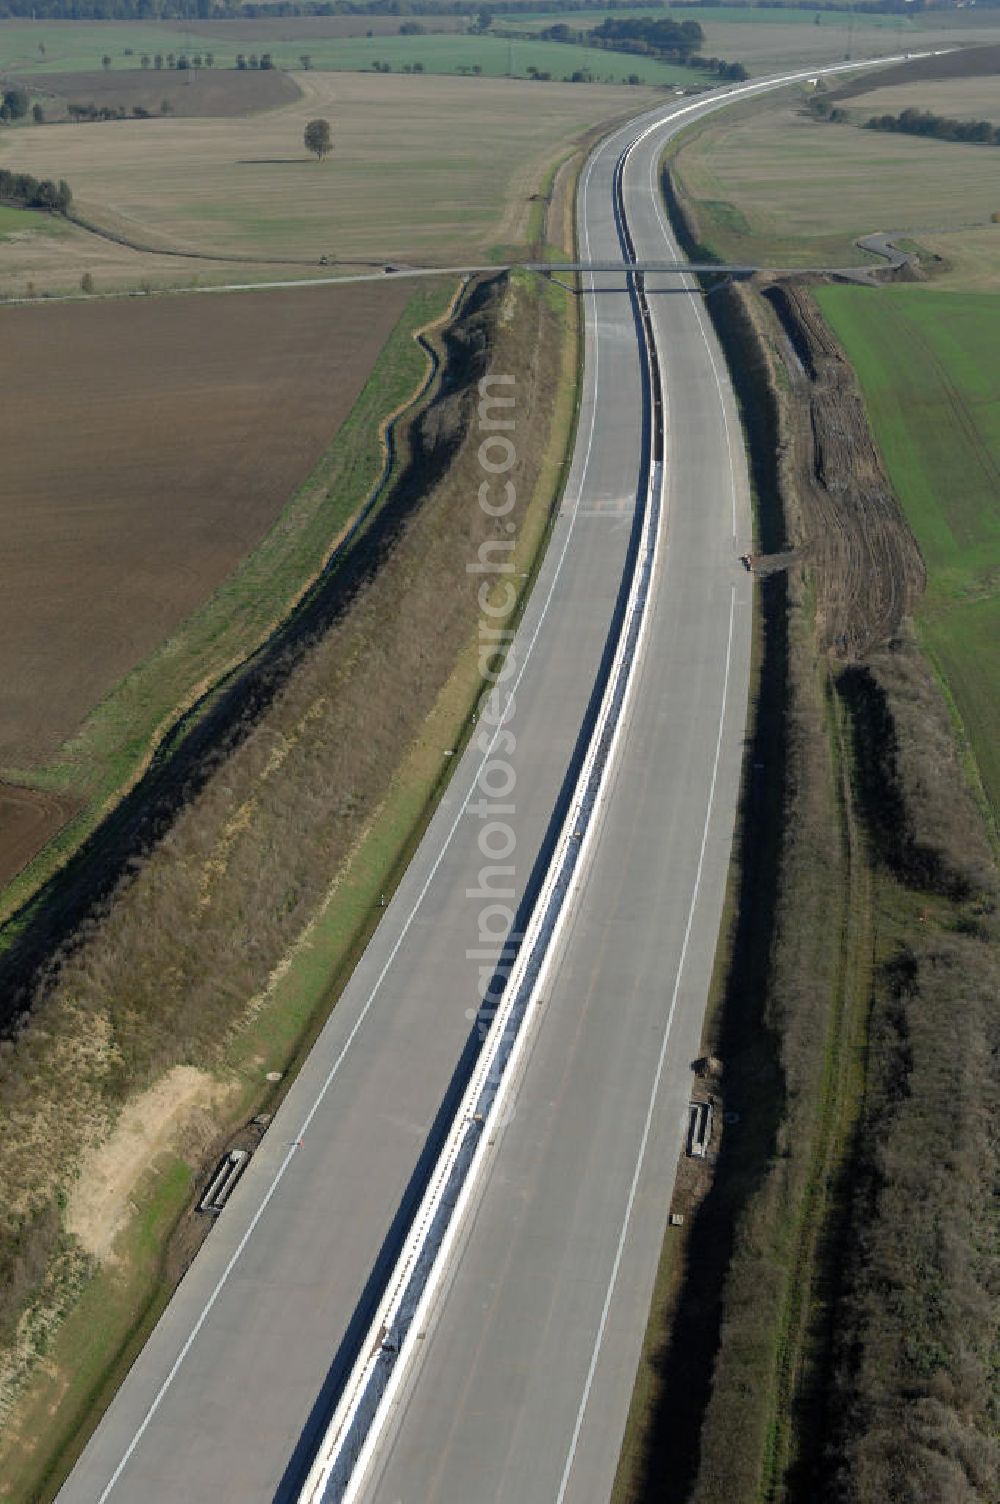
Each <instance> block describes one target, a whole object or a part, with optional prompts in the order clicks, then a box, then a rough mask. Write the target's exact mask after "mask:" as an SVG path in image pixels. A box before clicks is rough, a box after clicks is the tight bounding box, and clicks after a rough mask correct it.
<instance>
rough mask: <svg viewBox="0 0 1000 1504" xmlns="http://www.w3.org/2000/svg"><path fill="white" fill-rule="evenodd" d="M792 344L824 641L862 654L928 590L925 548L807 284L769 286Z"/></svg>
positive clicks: (799, 445) (793, 458)
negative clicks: (804, 405)
mask: <svg viewBox="0 0 1000 1504" xmlns="http://www.w3.org/2000/svg"><path fill="white" fill-rule="evenodd" d="M767 295H768V297H769V299H770V301H771V303H772V305H773V306H774V308H775V310H776V312H777V313H778V316H779V318H780V319H781V322H782V325H783V328H784V330H785V333H786V336H787V338H788V341H789V345H790V351H789V354H790V355H791V357H792V358H790V359H788V360H787V362H786V364H787V367H788V370H789V372H790V375H791V379H792V382H793V385H794V386H796V387H797V388H798V389H799V392H800V394H804V395H805V396H806V398H807V401H808V415H809V427H808V429H806V427H805V424H804V423H799V424H798V425H797V426H796V427H795V429H794V430H793V435H794V436H793V439H792V445H791V452H790V454H789V456H788V459H789V461H790V463H791V466H792V470H793V474H794V477H795V482H796V487H797V488H798V489H802V490H804V491H806V492H807V493H808V505H806V506H804V507H803V509H802V519H803V527H804V531H805V535H806V547H807V554H808V559H809V563H810V565H811V566H812V570H813V575H814V579H815V584H816V591H817V624H818V628H819V632H820V641H821V645H822V646H823V647H824V648H826V649H829V650H832V651H833V652H835V653H836V654H838V655H839V656H841V657H843V658H849V659H855V658H861V657H863V656H864V655H865V654H866V653H867V652H868V651H869V650H870V649H871V648H872V647H875V646H879V645H881V644H882V643H885V642H887V641H888V640H889V639H890V638H891V637H892V636H893V635H894V634H895V633H896V632H898V630H899V628H900V626H901V624H902V621H903V618H904V617H905V616H906V615H907V614H908V612H909V611H910V609H911V607H912V605H913V603H914V601H915V600H916V598H917V596H918V595H919V594H920V592H921V591H922V590H923V588H924V584H925V572H924V564H923V560H922V558H921V556H920V550H919V549H918V548H917V545H916V542H915V540H914V538H913V534H912V533H911V532H910V530H909V528H908V527H907V525H906V522H905V520H904V518H903V514H902V512H901V510H900V507H899V503H898V502H897V501H896V498H895V496H894V495H893V493H892V491H891V489H890V486H889V483H888V480H887V479H886V476H885V472H884V470H883V468H882V462H881V460H880V458H879V455H878V453H877V451H876V449H875V446H874V444H873V442H872V438H871V434H870V432H869V428H868V420H867V416H866V414H865V408H864V402H863V401H862V398H861V394H860V392H859V390H858V387H857V383H856V381H855V378H854V374H853V372H852V371H851V368H850V366H849V365H848V364H847V362H846V361H845V360H844V358H843V356H842V355H841V354H840V351H839V350H838V348H837V345H836V343H835V341H834V340H833V338H832V336H831V335H830V333H829V331H828V330H827V328H826V325H825V324H824V323H823V320H822V319H821V317H820V315H819V313H818V311H817V309H816V306H815V304H814V303H813V302H812V300H811V298H810V297H809V295H808V293H807V291H806V290H805V288H804V287H802V286H799V285H797V284H795V283H791V282H786V283H781V284H775V285H774V286H772V287H771V288H769V289H768V293H767Z"/></svg>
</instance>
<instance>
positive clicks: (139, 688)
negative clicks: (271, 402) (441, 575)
mask: <svg viewBox="0 0 1000 1504" xmlns="http://www.w3.org/2000/svg"><path fill="white" fill-rule="evenodd" d="M454 296H455V283H454V282H453V281H451V280H445V279H443V280H442V282H441V283H437V284H431V285H429V286H427V287H422V288H421V289H420V291H419V292H417V293H415V294H414V296H413V297H412V298H411V300H410V302H409V303H408V304H407V307H406V310H405V312H404V314H403V316H402V318H401V319H400V321H399V323H398V324H397V326H396V328H395V329H394V331H393V333H392V335H391V336H390V338H389V341H388V342H387V344H386V346H385V349H384V350H383V351H382V354H381V355H380V357H379V359H378V361H377V362H376V365H375V368H374V370H373V371H372V373H371V375H370V377H369V378H368V381H367V382H366V384H365V386H364V388H363V390H362V392H361V395H360V396H359V398H358V400H357V402H356V403H355V405H354V408H353V409H352V411H351V413H350V415H349V417H348V418H347V421H346V422H345V423H344V425H343V427H342V428H341V430H340V432H339V433H338V434H337V436H336V438H335V439H334V441H333V443H332V445H331V446H330V448H329V449H328V450H327V452H326V454H324V456H323V457H322V459H321V460H320V462H319V464H318V465H317V466H316V468H315V470H314V471H313V473H312V475H311V476H310V477H309V479H308V480H307V481H306V483H305V485H304V486H302V487H301V488H300V489H299V491H298V492H297V493H296V494H295V496H293V497H292V499H291V500H290V501H289V503H288V505H287V506H286V507H285V509H284V510H283V512H282V513H281V516H280V517H279V518H278V520H277V522H276V523H275V525H274V527H273V528H272V529H271V531H270V532H269V533H268V535H267V537H266V538H265V539H264V541H263V542H262V543H261V544H260V546H259V547H258V548H257V549H255V551H254V552H253V553H252V554H251V555H250V557H249V558H248V559H246V560H245V561H244V563H243V564H242V565H240V567H239V568H238V569H237V570H236V571H235V572H234V574H233V575H232V576H231V578H230V579H229V580H227V581H226V583H225V584H224V585H223V586H221V588H220V589H219V590H218V591H216V593H215V594H214V595H213V596H212V598H211V599H210V600H209V601H207V602H206V603H205V605H204V606H202V607H201V608H200V609H199V610H198V611H196V612H195V613H194V615H193V616H192V617H190V618H189V620H188V621H187V622H186V623H185V624H184V626H183V627H182V628H181V630H180V631H179V632H177V633H176V634H175V635H174V636H173V637H172V638H170V639H169V641H167V642H166V643H164V644H163V645H162V647H160V648H159V649H158V650H157V651H156V652H155V653H154V654H152V655H151V657H150V658H148V659H147V660H146V662H144V663H143V664H141V665H140V666H139V667H138V668H136V669H135V670H134V671H133V672H132V673H131V674H129V675H128V677H127V678H126V679H124V680H123V681H122V683H121V684H120V685H119V686H118V687H117V688H116V689H115V690H114V691H113V692H112V693H111V694H110V695H109V696H108V697H107V699H105V700H104V702H103V703H102V704H101V705H100V706H98V708H97V709H96V710H95V711H94V713H93V714H92V715H91V716H90V717H89V718H88V720H87V721H86V722H85V724H84V725H83V727H82V728H81V730H80V732H79V734H78V735H77V736H76V737H75V738H74V739H73V741H72V742H70V743H69V744H68V745H67V746H66V747H65V748H64V749H63V751H62V754H61V756H60V758H59V760H58V761H57V762H56V763H54V764H53V765H51V766H49V767H47V768H45V769H43V770H41V771H30V772H29V771H19V770H16V769H8V770H5V773H6V776H7V777H8V779H9V781H11V782H17V783H21V784H24V785H26V786H31V787H40V788H46V789H52V790H55V791H58V792H62V793H66V794H69V795H72V796H75V797H78V798H79V797H82V798H83V799H84V800H85V803H84V805H83V808H82V809H81V810H80V812H79V814H77V815H76V816H75V818H74V819H72V820H71V821H70V822H69V823H68V824H67V825H66V826H65V827H64V829H63V830H62V831H61V832H60V833H59V835H58V836H57V837H56V838H55V840H54V841H52V842H51V843H50V845H49V846H47V847H46V848H45V850H44V851H43V852H42V853H40V854H39V856H38V857H37V858H36V859H35V860H34V861H33V862H32V863H31V864H30V865H29V866H28V867H27V868H25V869H24V871H23V872H22V873H20V874H19V876H18V877H17V878H16V879H15V881H14V882H13V883H11V884H10V885H9V886H8V888H7V889H6V890H5V891H4V894H3V898H2V909H0V914H3V915H6V916H9V915H10V914H11V913H13V912H14V911H15V910H16V909H17V908H19V907H20V906H21V905H22V904H23V903H24V902H25V901H26V900H27V899H28V898H29V897H30V896H31V894H32V893H34V892H35V891H37V889H38V888H39V886H40V885H41V884H42V883H43V882H44V881H45V880H47V878H48V877H50V876H51V874H52V872H53V871H54V870H55V869H56V868H57V867H58V866H59V865H61V863H62V862H63V861H65V859H66V858H67V856H68V855H69V854H71V853H72V852H73V851H74V850H76V849H77V848H78V847H79V846H80V844H81V843H82V842H83V841H84V840H86V838H87V836H88V835H89V834H90V833H91V831H93V830H94V828H95V826H96V825H97V824H98V823H99V821H100V820H101V819H102V818H103V817H104V816H105V815H106V814H107V813H108V811H109V809H110V808H111V807H112V806H113V805H114V804H115V803H116V802H117V801H118V800H119V799H120V798H121V796H122V795H123V793H125V792H126V791H127V790H128V789H129V788H131V787H133V786H134V785H135V783H136V782H137V781H138V779H140V778H141V777H142V775H143V773H144V772H145V771H146V769H147V768H148V767H149V765H150V762H151V761H152V759H153V757H154V756H155V755H156V753H157V750H158V749H159V748H160V746H161V745H162V744H163V742H164V741H165V739H166V738H167V737H168V736H169V735H170V734H171V732H172V730H173V729H174V728H175V727H176V725H177V723H178V722H180V721H182V720H183V719H184V717H185V716H186V715H187V714H189V713H190V711H191V710H192V709H193V708H194V707H195V706H196V705H197V704H198V703H199V702H200V701H202V700H204V699H205V697H206V696H207V695H208V694H209V692H210V691H211V689H212V687H213V686H214V685H215V684H217V683H218V682H219V681H220V680H222V679H224V678H226V677H228V676H229V675H231V674H232V673H233V672H234V671H235V670H236V669H237V668H238V667H239V665H240V664H241V663H242V662H244V661H245V660H246V658H247V657H248V656H249V655H250V654H251V653H252V652H253V651H254V650H255V649H257V648H258V647H259V646H260V644H261V642H263V641H264V640H265V639H266V638H267V637H268V636H270V635H271V634H273V633H274V632H275V631H276V629H277V627H278V625H279V623H280V622H281V621H282V620H284V619H286V618H287V617H288V616H289V615H290V613H291V612H293V611H294V609H295V607H296V606H297V605H298V604H299V602H301V601H302V600H303V598H304V597H305V596H306V595H307V594H308V592H309V590H310V588H311V587H312V586H313V585H314V584H315V582H316V581H317V579H318V578H319V576H320V574H321V573H322V571H323V570H324V569H326V568H327V567H328V566H329V563H330V560H331V558H332V556H333V554H334V552H335V550H336V549H337V547H338V544H339V543H340V541H341V540H342V539H343V538H344V536H345V533H346V530H347V529H348V528H349V526H350V525H351V522H352V520H353V519H355V518H357V517H358V516H359V515H360V514H361V513H362V512H363V510H364V509H365V507H366V505H367V504H368V502H369V500H371V499H372V498H374V497H375V496H377V495H381V494H382V493H383V492H384V490H385V487H386V485H387V484H388V482H389V481H390V479H391V476H392V472H393V469H394V467H395V465H396V463H397V462H398V454H397V453H396V451H394V450H393V449H391V448H389V447H387V438H386V436H387V433H388V432H389V430H390V425H391V424H392V423H393V422H394V421H395V420H396V419H397V418H398V417H399V416H400V415H401V414H403V413H404V412H405V411H406V409H407V408H408V407H409V406H410V405H411V404H412V403H413V402H415V401H417V400H418V399H419V396H420V394H421V392H422V391H423V389H424V387H425V385H426V382H427V381H428V379H429V378H430V376H431V374H432V372H433V369H434V363H433V359H431V358H429V356H428V351H427V349H426V348H425V347H423V346H422V345H421V344H420V343H419V341H418V335H419V334H420V333H421V331H422V330H424V329H427V328H429V327H431V326H433V325H435V324H437V323H438V322H439V321H440V320H441V319H442V317H444V316H445V315H446V313H447V311H448V309H449V307H450V306H451V303H452V300H453V299H454Z"/></svg>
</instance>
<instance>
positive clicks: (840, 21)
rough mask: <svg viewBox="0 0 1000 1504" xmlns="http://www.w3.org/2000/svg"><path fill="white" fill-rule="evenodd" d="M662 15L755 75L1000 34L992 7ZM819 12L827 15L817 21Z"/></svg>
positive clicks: (513, 21)
mask: <svg viewBox="0 0 1000 1504" xmlns="http://www.w3.org/2000/svg"><path fill="white" fill-rule="evenodd" d="M630 14H631V15H639V16H643V17H645V18H647V19H648V18H649V14H650V12H649V10H648V9H646V10H635V11H632V10H629V9H628V8H625V9H622V10H614V11H601V10H596V11H582V12H573V13H570V14H566V13H565V12H551V13H549V14H537V15H532V16H531V17H530V18H526V17H520V16H516V15H511V16H506V17H501V16H497V17H496V19H495V20H494V23H493V29H494V30H495V31H497V30H499V31H506V30H511V31H535V32H537V31H542V30H544V28H545V27H548V26H552V25H554V24H556V23H558V22H562V23H563V24H565V25H568V26H570V27H572V28H573V30H576V31H584V30H587V29H589V28H590V27H593V26H599V25H600V24H601V22H602V21H603V20H604V18H605V16H614V17H621V16H627V15H630ZM654 14H655V15H656V16H658V17H659V16H671V17H672V18H673V19H674V20H676V21H692V20H693V21H697V22H698V24H699V25H700V26H701V27H702V29H703V31H704V33H705V45H704V47H703V48H702V49H701V51H702V52H704V53H705V55H706V56H711V57H725V58H729V59H731V60H734V61H738V62H741V63H743V64H744V66H745V67H746V68H747V69H748V70H749V71H750V73H752V74H764V73H768V72H771V71H773V70H775V69H778V68H789V69H791V68H796V67H799V66H809V65H813V64H816V65H821V64H823V63H839V62H842V61H843V59H844V56H845V53H846V52H847V51H848V48H849V50H850V54H851V57H852V58H854V59H856V60H861V59H864V58H870V57H882V56H890V55H894V54H897V53H900V52H916V51H920V50H923V49H925V48H938V47H942V46H946V45H955V44H956V43H966V44H969V43H972V42H977V43H978V42H989V41H992V40H995V39H996V38H997V36H998V35H1000V17H997V16H996V15H995V14H991V13H990V12H988V11H979V12H973V11H965V12H959V13H958V14H956V13H955V12H954V11H944V10H940V11H923V12H921V13H920V14H919V15H917V16H913V17H905V18H904V17H902V16H898V15H881V14H875V13H872V12H866V11H865V10H864V8H862V7H858V6H856V7H854V8H853V9H850V10H849V9H848V8H847V7H845V8H844V9H842V10H839V11H823V12H821V13H818V12H817V11H815V10H796V9H794V8H793V7H790V6H789V7H786V6H780V7H777V6H776V7H774V8H768V9H763V8H761V7H747V6H744V7H739V6H731V5H717V6H716V5H713V6H711V7H710V8H703V7H699V8H697V9H695V10H691V9H687V8H684V7H680V8H674V9H671V8H670V7H669V6H665V7H664V8H663V10H662V11H660V10H658V11H656V12H655V13H654ZM817 16H818V17H819V19H817Z"/></svg>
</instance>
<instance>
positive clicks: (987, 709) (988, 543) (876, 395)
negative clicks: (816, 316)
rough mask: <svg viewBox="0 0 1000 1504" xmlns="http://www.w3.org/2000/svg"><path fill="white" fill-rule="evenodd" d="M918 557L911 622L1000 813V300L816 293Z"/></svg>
mask: <svg viewBox="0 0 1000 1504" xmlns="http://www.w3.org/2000/svg"><path fill="white" fill-rule="evenodd" d="M816 295H817V298H818V300H819V304H820V307H821V308H822V310H823V314H824V316H825V317H826V318H827V319H828V320H829V322H830V324H831V326H832V328H833V329H834V331H835V333H836V334H837V336H838V338H839V339H840V340H841V342H842V343H843V345H844V348H845V350H846V351H847V354H848V356H849V357H850V359H851V361H852V362H853V364H854V368H855V370H856V371H857V373H858V378H859V380H860V382H861V385H862V387H863V389H864V394H865V398H866V401H867V403H868V411H869V414H870V417H871V421H872V426H873V429H874V431H875V435H876V439H877V441H878V443H879V446H880V448H881V450H882V454H883V456H884V458H885V462H886V466H887V468H888V471H889V475H890V478H891V480H892V483H893V486H894V487H895V490H896V493H897V495H898V496H899V498H900V500H901V502H902V504H903V507H904V508H905V511H906V515H907V518H908V520H909V523H910V526H911V527H912V528H913V531H914V533H915V535H916V538H917V541H918V542H919V544H920V547H921V550H922V551H923V555H924V558H925V560H926V563H927V572H928V588H927V594H926V596H925V597H924V600H923V602H922V606H921V611H920V627H921V631H922V634H923V636H924V639H925V641H926V644H927V646H928V648H929V649H930V651H931V653H932V654H933V656H934V658H935V659H936V661H937V664H938V667H939V669H940V670H941V673H942V675H943V676H944V678H945V680H946V682H947V685H948V688H949V690H950V693H951V695H952V698H953V700H954V703H955V706H956V708H957V710H958V713H959V715H960V716H961V719H962V722H963V725H964V727H965V731H966V734H967V736H968V739H969V742H970V745H971V747H972V750H973V753H974V755H975V758H976V761H977V763H978V766H979V772H980V775H981V777H982V780H983V785H984V788H985V789H986V792H987V795H988V797H989V799H990V802H991V804H992V806H993V809H994V812H995V813H997V812H1000V373H998V368H997V360H996V352H997V349H998V347H1000V297H997V296H989V295H977V294H968V295H964V294H955V293H934V292H927V291H926V290H924V289H922V288H903V287H899V288H890V289H886V290H884V291H882V292H879V293H872V292H867V291H865V290H864V289H861V288H849V287H824V288H820V289H818V290H817V294H816Z"/></svg>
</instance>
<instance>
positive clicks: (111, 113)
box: [66, 99, 174, 121]
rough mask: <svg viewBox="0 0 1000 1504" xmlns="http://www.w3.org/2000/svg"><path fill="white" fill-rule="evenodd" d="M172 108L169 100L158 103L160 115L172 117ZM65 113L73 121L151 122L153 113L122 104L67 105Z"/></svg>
mask: <svg viewBox="0 0 1000 1504" xmlns="http://www.w3.org/2000/svg"><path fill="white" fill-rule="evenodd" d="M173 110H174V107H173V105H172V104H171V103H170V100H169V99H163V100H161V101H160V114H161V115H172V114H173ZM66 112H67V114H68V115H69V116H70V117H71V119H73V120H77V121H80V120H152V118H153V111H152V110H147V109H146V107H145V105H141V104H134V105H133V106H132V108H131V109H129V108H127V106H125V105H123V104H100V105H98V104H68V105H67V106H66Z"/></svg>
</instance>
